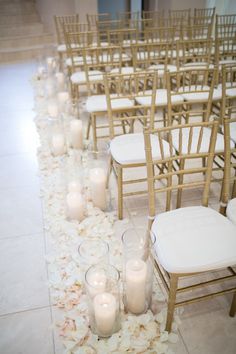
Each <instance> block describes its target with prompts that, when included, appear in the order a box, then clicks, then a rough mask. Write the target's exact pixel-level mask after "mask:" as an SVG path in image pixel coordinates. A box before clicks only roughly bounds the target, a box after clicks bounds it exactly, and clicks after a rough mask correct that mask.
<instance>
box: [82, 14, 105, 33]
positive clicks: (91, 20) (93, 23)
mask: <svg viewBox="0 0 236 354" xmlns="http://www.w3.org/2000/svg"><path fill="white" fill-rule="evenodd" d="M86 18H87V23H88V25H89V29H90V31H93V30H97V23H98V22H99V21H110V20H111V14H109V13H107V12H105V13H97V14H87V15H86Z"/></svg>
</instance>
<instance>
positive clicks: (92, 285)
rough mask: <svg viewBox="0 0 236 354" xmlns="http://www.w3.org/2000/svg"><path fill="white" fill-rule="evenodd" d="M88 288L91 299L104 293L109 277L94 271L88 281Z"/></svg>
mask: <svg viewBox="0 0 236 354" xmlns="http://www.w3.org/2000/svg"><path fill="white" fill-rule="evenodd" d="M86 280H87V283H86V288H87V291H88V293H89V295H90V297H92V298H94V297H95V296H96V295H97V294H100V293H104V291H105V290H106V282H107V277H106V275H105V274H104V273H101V272H99V271H94V272H93V273H91V274H89V275H88V278H87V279H86Z"/></svg>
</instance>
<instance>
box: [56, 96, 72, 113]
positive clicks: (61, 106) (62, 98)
mask: <svg viewBox="0 0 236 354" xmlns="http://www.w3.org/2000/svg"><path fill="white" fill-rule="evenodd" d="M69 98H70V95H69V92H67V91H61V92H58V94H57V99H58V106H59V109H60V111H63V112H64V110H65V105H66V102H68V101H69Z"/></svg>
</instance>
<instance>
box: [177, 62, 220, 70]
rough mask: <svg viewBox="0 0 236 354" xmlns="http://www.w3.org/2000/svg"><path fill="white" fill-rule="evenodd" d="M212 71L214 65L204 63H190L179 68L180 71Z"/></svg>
mask: <svg viewBox="0 0 236 354" xmlns="http://www.w3.org/2000/svg"><path fill="white" fill-rule="evenodd" d="M207 68H209V69H214V64H208V63H205V62H191V63H186V64H184V65H183V66H181V67H180V68H179V70H180V71H186V70H194V69H207Z"/></svg>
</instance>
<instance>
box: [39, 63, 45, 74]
mask: <svg viewBox="0 0 236 354" xmlns="http://www.w3.org/2000/svg"><path fill="white" fill-rule="evenodd" d="M44 73H45V67H44V66H42V65H40V66H38V76H39V77H42V76H43V75H44Z"/></svg>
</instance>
